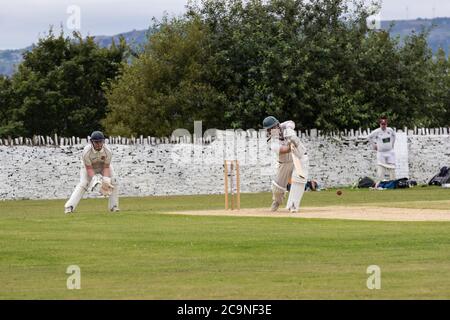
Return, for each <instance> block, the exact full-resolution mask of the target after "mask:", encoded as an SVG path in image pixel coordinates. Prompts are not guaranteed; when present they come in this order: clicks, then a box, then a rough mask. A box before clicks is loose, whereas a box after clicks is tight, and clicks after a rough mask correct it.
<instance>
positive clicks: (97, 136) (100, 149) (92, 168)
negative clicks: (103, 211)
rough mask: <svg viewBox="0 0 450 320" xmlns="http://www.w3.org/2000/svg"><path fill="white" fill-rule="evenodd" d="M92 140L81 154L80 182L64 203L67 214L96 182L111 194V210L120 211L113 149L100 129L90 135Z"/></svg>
mask: <svg viewBox="0 0 450 320" xmlns="http://www.w3.org/2000/svg"><path fill="white" fill-rule="evenodd" d="M90 140H91V141H90V143H89V144H88V145H86V147H85V148H84V150H83V153H82V156H81V161H82V168H81V170H80V182H79V183H78V185H77V186H76V187H75V190H74V191H73V193H72V195H71V197H70V199H69V200H68V201H67V202H66V204H65V205H64V213H66V214H70V213H72V212H74V211H75V208H76V207H77V205H78V203H79V202H80V200H81V198H82V197H83V195H84V193H85V192H86V191H87V190H88V187H89V186H90V185H92V184H93V183H94V182H98V183H100V184H101V189H100V192H101V193H102V194H103V195H105V196H109V201H108V208H109V210H110V211H111V212H117V211H119V196H118V195H119V191H118V185H117V180H116V178H115V174H114V169H113V167H112V164H111V159H112V153H111V150H110V149H109V148H108V146H107V145H105V136H104V135H103V133H102V132H100V131H94V132H93V133H92V134H91V136H90ZM97 176H100V178H99V180H98V181H97V179H96V177H97Z"/></svg>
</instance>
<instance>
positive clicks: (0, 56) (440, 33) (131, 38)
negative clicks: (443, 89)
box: [0, 18, 450, 76]
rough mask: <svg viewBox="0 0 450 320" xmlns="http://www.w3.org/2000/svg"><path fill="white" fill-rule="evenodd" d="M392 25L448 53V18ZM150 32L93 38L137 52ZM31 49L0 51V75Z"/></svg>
mask: <svg viewBox="0 0 450 320" xmlns="http://www.w3.org/2000/svg"><path fill="white" fill-rule="evenodd" d="M392 24H393V27H392V30H391V35H392V36H393V37H395V36H400V38H401V39H403V38H404V37H405V36H407V35H409V34H411V32H413V31H414V32H416V33H418V32H420V31H421V30H422V29H423V28H430V27H432V26H434V27H433V29H432V30H431V32H430V35H429V37H428V45H429V46H430V48H431V49H432V50H433V52H434V53H435V52H437V50H438V49H439V48H440V47H442V48H443V49H444V50H445V52H446V53H447V55H448V54H449V53H450V18H435V19H415V20H393V21H382V22H381V27H382V29H384V30H388V29H389V28H390V26H391V25H392ZM151 32H152V31H151V30H132V31H129V32H125V33H121V34H117V35H114V36H95V40H96V42H97V43H98V44H99V45H100V46H102V47H108V46H110V45H111V43H112V41H113V39H114V41H116V43H118V41H119V37H120V36H123V37H124V38H125V40H126V41H127V43H129V44H130V46H131V47H132V48H133V50H135V51H138V52H139V51H141V50H142V48H143V45H144V44H145V43H146V41H147V38H148V35H149V33H151ZM31 48H32V46H29V47H27V48H24V49H18V50H0V74H5V75H8V76H10V75H12V74H13V73H14V72H15V66H16V65H18V64H19V63H20V62H21V61H22V54H23V53H24V52H25V51H27V50H30V49H31Z"/></svg>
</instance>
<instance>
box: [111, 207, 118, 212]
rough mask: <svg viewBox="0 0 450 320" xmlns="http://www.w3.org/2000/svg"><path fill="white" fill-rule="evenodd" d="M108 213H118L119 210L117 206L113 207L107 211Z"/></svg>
mask: <svg viewBox="0 0 450 320" xmlns="http://www.w3.org/2000/svg"><path fill="white" fill-rule="evenodd" d="M109 211H111V212H119V211H120V209H119V208H118V207H117V206H114V207H112V208H111V209H109Z"/></svg>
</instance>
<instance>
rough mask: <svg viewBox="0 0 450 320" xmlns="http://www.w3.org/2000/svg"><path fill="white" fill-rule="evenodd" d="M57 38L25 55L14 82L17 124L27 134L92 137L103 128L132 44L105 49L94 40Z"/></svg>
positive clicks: (46, 39) (45, 40)
mask: <svg viewBox="0 0 450 320" xmlns="http://www.w3.org/2000/svg"><path fill="white" fill-rule="evenodd" d="M73 36H74V38H73V39H70V38H69V37H65V36H64V34H63V33H62V32H61V33H60V35H59V36H55V35H54V34H53V31H52V30H50V31H49V34H48V36H46V37H44V38H41V39H40V40H39V42H38V43H37V45H36V46H35V47H34V48H33V49H32V50H31V51H30V52H27V53H25V55H24V61H23V63H22V64H21V65H20V66H19V70H18V72H17V73H16V74H14V76H13V78H12V87H13V90H14V95H15V97H16V103H17V106H16V107H17V112H16V115H15V120H16V121H19V122H20V123H22V124H23V130H24V133H25V134H26V135H29V136H30V135H34V134H41V135H51V134H54V133H57V134H60V135H64V136H72V135H75V136H86V135H88V134H89V133H90V132H92V130H95V129H100V128H101V124H100V120H101V119H102V118H104V117H105V113H106V105H107V101H106V98H105V95H104V90H105V89H106V88H108V86H109V85H108V84H109V82H110V81H111V80H112V79H114V78H115V77H116V76H117V75H118V73H119V71H120V68H121V63H122V61H123V59H124V52H125V50H126V44H125V43H124V41H123V40H122V41H121V42H120V43H119V44H118V45H116V44H115V43H113V45H112V46H111V47H110V48H100V47H99V46H98V45H97V44H96V43H95V41H94V39H93V37H87V38H85V39H83V38H82V36H81V34H79V33H74V34H73Z"/></svg>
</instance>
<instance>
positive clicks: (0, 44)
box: [0, 0, 450, 49]
mask: <svg viewBox="0 0 450 320" xmlns="http://www.w3.org/2000/svg"><path fill="white" fill-rule="evenodd" d="M186 3H187V0H0V49H16V48H24V47H26V46H29V45H31V44H32V43H33V42H36V40H37V39H38V38H39V36H42V35H43V34H44V33H45V32H47V31H48V28H49V25H54V26H55V29H57V30H59V26H60V25H61V24H62V25H63V26H64V27H65V28H67V26H68V23H69V24H70V23H72V24H73V22H74V21H75V20H74V19H73V17H74V15H75V13H74V11H70V12H69V13H68V8H69V7H70V6H71V5H76V6H77V7H78V8H79V9H80V25H81V33H82V34H83V35H87V34H90V35H114V34H117V33H120V32H126V31H130V30H133V29H137V30H140V29H146V28H147V27H148V26H149V25H150V23H151V18H152V17H153V16H154V17H156V18H160V17H161V16H162V15H163V12H167V13H169V14H171V15H178V14H181V13H183V12H184V11H185V4H186ZM417 17H422V18H433V17H450V0H425V1H424V0H384V1H383V7H382V11H381V18H382V20H397V19H415V18H417Z"/></svg>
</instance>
